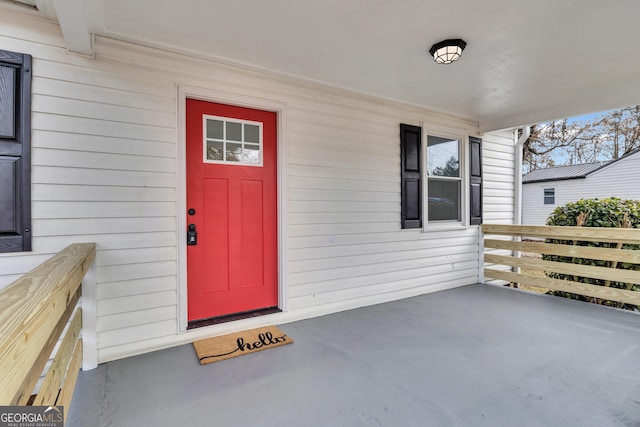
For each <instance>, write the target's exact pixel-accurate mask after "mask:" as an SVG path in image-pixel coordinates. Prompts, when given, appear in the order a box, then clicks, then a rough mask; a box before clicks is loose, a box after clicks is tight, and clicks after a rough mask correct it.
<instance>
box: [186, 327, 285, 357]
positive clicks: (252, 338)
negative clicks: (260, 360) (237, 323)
mask: <svg viewBox="0 0 640 427" xmlns="http://www.w3.org/2000/svg"><path fill="white" fill-rule="evenodd" d="M292 343H293V340H292V339H291V338H289V337H288V336H287V335H286V334H285V333H284V332H282V331H281V330H280V329H278V328H277V327H275V326H268V327H265V328H257V329H250V330H248V331H242V332H237V333H234V334H228V335H222V336H220V337H214V338H207V339H204V340H200V341H194V342H193V348H195V350H196V354H197V355H198V359H199V360H200V364H201V365H206V364H208V363H213V362H219V361H220V360H226V359H231V358H232V357H238V356H242V355H243V354H249V353H255V352H256V351H261V350H267V349H270V348H273V347H280V346H281V345H285V344H292Z"/></svg>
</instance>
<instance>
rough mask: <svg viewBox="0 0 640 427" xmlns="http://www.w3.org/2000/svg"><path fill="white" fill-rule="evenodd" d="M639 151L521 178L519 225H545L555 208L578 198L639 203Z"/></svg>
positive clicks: (532, 173) (560, 167)
mask: <svg viewBox="0 0 640 427" xmlns="http://www.w3.org/2000/svg"><path fill="white" fill-rule="evenodd" d="M639 170H640V150H637V151H634V152H632V153H629V154H627V155H626V156H623V157H621V158H619V159H617V160H614V161H606V162H598V163H586V164H580V165H570V166H558V167H553V168H548V169H538V170H534V171H531V172H529V173H528V174H526V175H525V176H523V177H522V223H523V224H531V225H544V224H545V223H546V221H547V217H548V216H549V214H551V212H552V211H553V210H554V209H555V208H556V207H557V206H562V205H564V204H566V203H568V202H575V201H577V200H580V199H593V198H600V199H602V198H607V197H619V198H621V199H636V200H640V186H639V185H638V182H637V177H638V171H639Z"/></svg>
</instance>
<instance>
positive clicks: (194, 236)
mask: <svg viewBox="0 0 640 427" xmlns="http://www.w3.org/2000/svg"><path fill="white" fill-rule="evenodd" d="M197 244H198V232H197V231H196V225H195V224H189V230H187V246H194V245H197Z"/></svg>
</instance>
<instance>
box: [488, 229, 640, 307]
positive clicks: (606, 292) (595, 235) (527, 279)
mask: <svg viewBox="0 0 640 427" xmlns="http://www.w3.org/2000/svg"><path fill="white" fill-rule="evenodd" d="M482 231H483V233H484V234H485V239H484V247H485V248H486V249H505V250H508V251H514V253H517V252H519V251H521V252H530V253H535V254H549V255H559V256H564V257H570V258H572V259H576V258H587V259H590V260H602V261H607V262H606V263H601V264H605V265H608V266H593V265H582V264H571V263H566V262H555V261H545V260H542V259H536V258H524V257H517V256H508V255H497V254H492V253H488V252H485V256H484V261H485V263H490V264H494V266H499V265H505V266H509V267H513V270H517V269H518V268H519V269H523V270H524V271H525V273H523V272H520V273H518V272H516V271H501V270H499V269H496V268H492V266H491V265H488V266H486V267H485V269H484V275H485V278H491V279H498V280H506V281H508V282H511V283H520V284H525V285H530V286H537V287H541V288H546V289H551V290H554V291H564V292H570V293H573V294H580V295H584V296H588V297H593V298H599V299H602V300H609V301H617V302H620V303H628V304H633V305H640V292H636V291H633V290H629V289H619V288H614V287H611V286H599V285H591V284H587V283H581V282H578V281H577V280H575V279H574V280H564V279H554V278H550V277H546V276H545V274H544V273H548V272H552V273H559V274H562V275H567V276H569V277H575V278H576V279H578V278H585V277H586V278H592V279H600V280H604V281H606V283H613V282H622V283H626V284H629V286H628V288H630V287H631V286H632V285H638V284H640V271H636V270H624V269H620V268H616V267H617V265H618V263H631V264H640V250H630V249H623V245H625V244H626V245H637V244H640V229H630V228H594V227H551V226H516V225H492V224H484V225H482ZM489 235H501V236H512V237H521V238H525V237H529V238H533V239H552V240H560V241H564V244H556V243H548V242H545V241H544V240H542V241H515V240H500V239H495V238H493V239H492V238H487V236H489ZM578 242H609V243H615V244H616V245H615V246H614V247H610V248H605V247H589V246H584V245H580V244H578ZM611 246H613V245H611ZM526 271H531V272H542V273H543V274H540V275H538V276H536V275H534V274H527V273H526ZM565 277H566V276H565Z"/></svg>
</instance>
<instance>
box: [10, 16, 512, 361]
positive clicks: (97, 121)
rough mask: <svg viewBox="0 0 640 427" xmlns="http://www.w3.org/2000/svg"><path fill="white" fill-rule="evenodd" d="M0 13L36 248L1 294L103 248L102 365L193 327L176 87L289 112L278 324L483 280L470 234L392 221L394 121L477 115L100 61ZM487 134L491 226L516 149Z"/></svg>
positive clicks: (133, 56) (454, 124)
mask: <svg viewBox="0 0 640 427" xmlns="http://www.w3.org/2000/svg"><path fill="white" fill-rule="evenodd" d="M0 22H1V23H2V25H0V44H2V46H3V48H5V49H8V50H13V51H19V52H25V53H30V54H32V55H33V58H34V63H33V73H34V79H33V136H32V144H33V170H32V181H33V194H32V199H33V236H34V237H33V248H34V250H33V252H32V253H23V254H10V255H3V256H0V287H2V286H5V285H6V284H8V283H10V282H11V281H12V280H14V279H15V278H17V277H18V276H19V275H20V274H23V273H25V272H27V271H28V270H30V269H31V268H33V267H34V266H36V265H37V264H38V263H40V262H42V261H44V260H45V259H46V258H47V257H49V256H50V255H52V254H54V253H56V252H58V251H60V250H61V249H63V248H64V247H66V246H67V245H68V244H70V243H73V242H85V241H93V242H96V243H97V256H96V261H95V264H96V276H97V277H96V282H97V288H96V297H97V307H96V309H97V316H98V317H97V345H98V360H99V362H105V361H108V360H113V359H118V358H122V357H127V356H130V355H133V354H137V353H143V352H147V351H151V350H154V349H158V348H163V347H167V346H171V345H177V344H180V343H184V342H189V341H191V340H192V337H193V336H194V335H189V334H191V333H192V332H189V333H186V334H180V333H178V324H179V310H178V306H179V300H178V298H179V294H180V286H181V284H180V283H179V279H178V270H179V269H178V263H179V261H180V260H179V256H178V253H179V250H178V249H179V247H180V245H183V244H184V242H183V241H182V240H181V239H180V240H179V236H181V234H180V232H179V230H178V228H177V224H178V219H177V218H178V215H179V214H180V213H179V212H178V211H177V210H178V206H179V203H180V200H182V199H183V198H184V194H183V190H182V189H181V188H179V186H178V182H179V177H178V176H177V175H178V173H179V172H178V171H179V167H178V165H177V159H178V155H177V153H178V151H179V147H178V146H177V144H178V141H179V140H180V137H179V135H178V128H177V126H178V119H179V118H178V116H177V115H178V113H177V111H178V110H177V108H178V107H177V105H178V100H177V99H176V97H177V89H176V87H177V85H186V86H189V87H201V88H205V89H207V90H210V91H216V92H218V93H233V94H235V95H239V96H247V97H252V98H261V99H267V100H274V101H276V102H279V103H283V105H285V106H286V107H285V108H286V120H287V121H286V127H285V128H284V129H281V130H280V132H281V133H282V135H281V136H282V141H283V143H284V145H285V147H286V157H285V158H286V163H285V164H283V165H281V168H282V169H283V171H284V176H283V177H284V182H285V183H286V188H285V194H286V198H285V202H284V204H283V206H285V207H286V212H284V214H285V218H286V222H285V223H284V224H283V230H284V232H286V235H285V236H284V240H283V243H284V244H285V245H286V252H285V257H286V264H285V268H286V276H285V277H284V281H285V284H284V285H285V288H286V295H287V310H288V313H283V314H282V317H280V318H279V319H281V320H282V321H289V320H292V319H296V318H304V317H309V316H312V315H318V314H323V313H328V312H331V311H336V310H341V309H346V308H352V307H357V306H363V305H367V304H373V303H378V302H384V301H389V300H393V299H397V298H402V297H407V296H412V295H418V294H421V293H426V292H431V291H434V290H440V289H446V288H450V287H455V286H460V285H466V284H470V283H474V282H476V281H477V280H478V272H479V265H478V259H479V258H478V254H479V233H478V228H477V227H468V228H461V229H459V230H449V231H436V232H429V233H424V232H422V231H421V230H401V229H400V146H399V123H412V124H416V125H419V124H420V123H421V122H428V123H430V124H435V125H438V126H440V127H444V128H450V129H455V130H456V131H458V132H460V133H462V134H464V135H474V134H475V133H476V132H477V125H476V124H475V123H471V122H467V121H463V120H460V119H455V118H451V117H447V116H444V115H441V114H435V113H430V112H429V111H427V110H424V109H419V108H415V107H411V106H406V105H403V104H396V103H393V102H390V101H385V100H380V99H378V98H374V97H369V96H365V95H359V94H354V93H349V92H347V91H344V90H339V89H336V88H331V87H327V86H323V85H319V84H316V83H308V82H302V81H296V80H293V79H291V78H283V77H279V76H273V75H269V74H263V73H257V72H254V71H245V70H242V69H238V68H232V67H229V66H226V65H221V64H218V63H215V62H212V61H206V60H202V59H194V58H189V57H185V56H181V55H177V54H172V53H167V52H162V51H157V50H152V49H148V48H144V47H140V46H136V45H132V44H127V43H123V42H117V41H114V40H110V39H103V38H97V39H96V45H95V51H96V58H95V59H89V58H84V57H80V56H76V55H69V54H68V53H67V52H66V49H65V47H64V45H63V42H62V39H61V35H60V32H59V29H58V28H57V26H55V25H54V24H52V23H50V22H48V21H44V20H40V19H38V18H34V17H26V16H23V15H18V14H14V13H11V12H6V13H5V12H4V11H3V14H2V15H1V16H0ZM483 138H484V142H483V153H484V156H485V163H484V165H483V167H484V176H483V179H484V188H485V190H484V191H485V193H484V195H485V199H484V203H485V212H486V213H485V221H486V222H491V221H492V220H493V222H495V221H496V220H497V221H507V220H508V219H509V218H510V215H511V216H512V212H513V203H512V200H513V176H512V174H513V172H512V171H513V165H512V161H513V160H512V157H513V156H512V153H511V154H509V150H508V148H507V143H506V141H507V138H506V136H504V135H502V134H497V135H495V136H491V135H485V136H483ZM511 144H512V143H511ZM510 162H511V163H510ZM509 174H511V176H510V175H509ZM466 184H467V183H466V182H464V183H463V185H466ZM287 316H288V317H287ZM220 328H222V327H220ZM220 328H219V329H215V328H214V329H209V330H208V331H207V330H205V331H200V332H194V333H201V334H206V333H208V334H215V333H218V332H216V331H222V330H223V329H220Z"/></svg>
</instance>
